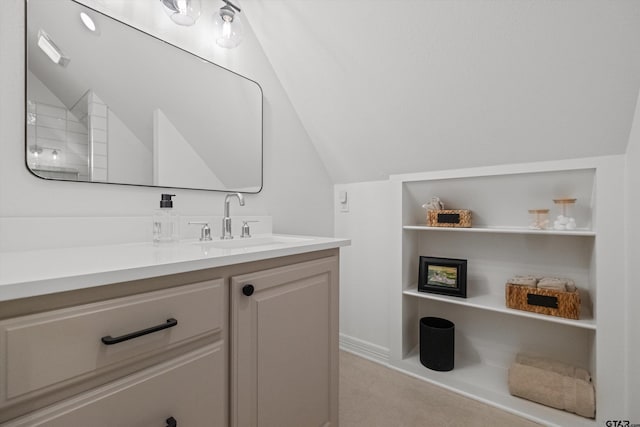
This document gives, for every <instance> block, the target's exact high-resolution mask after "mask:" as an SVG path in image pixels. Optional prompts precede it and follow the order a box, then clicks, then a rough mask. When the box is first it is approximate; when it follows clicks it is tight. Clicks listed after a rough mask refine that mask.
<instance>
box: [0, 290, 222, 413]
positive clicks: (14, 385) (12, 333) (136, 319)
mask: <svg viewBox="0 0 640 427" xmlns="http://www.w3.org/2000/svg"><path fill="white" fill-rule="evenodd" d="M223 285H224V280H223V279H217V280H210V281H206V282H201V283H197V284H192V285H185V286H180V287H177V288H171V289H166V290H162V291H155V292H149V293H145V294H140V295H135V296H130V297H124V298H118V299H112V300H108V301H103V302H99V303H93V304H87V305H83V306H77V307H73V308H68V309H62V310H56V311H51V312H45V313H39V314H35V315H29V316H24V317H17V318H13V319H8V320H4V321H2V322H0V384H4V387H0V407H1V406H4V405H5V404H8V403H11V401H12V399H17V400H22V399H23V398H28V397H30V396H32V395H40V394H42V393H46V392H49V391H53V390H56V389H58V388H61V387H64V386H66V385H69V384H72V383H76V382H78V381H81V380H83V379H87V378H90V377H92V376H95V375H98V374H99V373H101V372H106V371H111V370H112V369H116V368H118V367H119V366H123V365H126V364H128V363H133V362H136V361H139V360H141V359H144V358H145V357H149V356H151V355H152V354H156V353H159V352H162V351H164V350H167V349H170V348H175V347H177V346H180V345H181V344H184V343H186V342H189V341H193V340H195V339H197V338H200V337H203V336H206V335H209V334H213V333H220V332H222V331H223V329H224V328H225V327H226V301H225V295H226V289H225V287H224V286H223ZM174 323H177V324H175V325H174ZM155 326H157V327H158V328H157V329H159V330H157V331H153V329H151V331H149V330H148V329H149V328H152V327H155ZM144 330H147V331H146V332H148V333H146V334H142V335H141V336H137V337H133V338H131V339H126V340H123V341H122V342H117V341H119V340H118V338H128V337H127V335H128V334H131V333H132V332H138V331H144ZM134 335H135V334H134ZM107 337H113V338H116V339H115V341H116V343H111V342H110V340H109V339H108V338H107ZM221 338H222V336H221ZM103 341H106V342H107V343H108V344H105V343H104V342H103Z"/></svg>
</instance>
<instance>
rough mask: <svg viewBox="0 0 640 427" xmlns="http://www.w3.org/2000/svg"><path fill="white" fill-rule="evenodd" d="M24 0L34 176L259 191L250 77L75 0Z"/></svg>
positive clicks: (257, 129)
mask: <svg viewBox="0 0 640 427" xmlns="http://www.w3.org/2000/svg"><path fill="white" fill-rule="evenodd" d="M26 7H27V25H26V45H27V46H26V52H27V71H26V73H27V76H26V96H27V105H26V130H27V140H26V150H25V151H26V152H25V155H26V163H27V167H28V168H29V169H30V170H31V172H32V173H34V174H35V175H36V176H38V177H41V178H45V179H55V180H67V181H83V182H99V183H114V184H129V185H143V186H160V187H174V188H193V189H204V190H219V191H241V192H247V193H257V192H259V191H260V190H261V189H262V108H263V105H262V89H261V88H260V86H259V85H258V83H256V82H254V81H252V80H250V79H248V78H246V77H243V76H241V75H239V74H236V73H234V72H232V71H229V70H227V69H225V68H223V67H220V66H218V65H216V64H214V63H212V62H209V61H207V60H205V59H203V58H201V57H198V56H196V55H194V54H192V53H189V52H187V51H185V50H183V49H180V48H178V47H176V46H174V45H171V44H169V43H167V42H165V41H162V40H160V39H158V38H156V37H154V36H151V35H149V34H147V33H145V32H142V31H140V30H138V29H136V28H133V27H131V26H129V25H127V24H125V23H123V22H120V21H118V20H116V19H113V18H111V17H109V16H107V15H104V14H102V13H100V12H98V11H95V10H93V9H90V8H88V7H87V6H84V5H82V4H80V3H77V2H76V1H73V0H28V1H27V2H26ZM81 14H83V15H81ZM81 16H82V17H81ZM86 17H88V18H89V19H90V21H91V22H92V24H87V23H86ZM90 27H94V29H93V30H92V29H91V28H90Z"/></svg>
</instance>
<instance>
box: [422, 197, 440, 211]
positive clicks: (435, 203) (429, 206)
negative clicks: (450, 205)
mask: <svg viewBox="0 0 640 427" xmlns="http://www.w3.org/2000/svg"><path fill="white" fill-rule="evenodd" d="M422 207H423V208H425V209H426V210H428V211H439V210H442V209H444V203H442V200H440V197H438V196H435V197H432V198H431V200H429V202H427V203H425V204H424V205H422Z"/></svg>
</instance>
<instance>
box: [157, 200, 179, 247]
mask: <svg viewBox="0 0 640 427" xmlns="http://www.w3.org/2000/svg"><path fill="white" fill-rule="evenodd" d="M174 196H175V194H163V195H162V196H161V197H160V209H158V210H156V212H155V214H154V215H153V242H154V243H172V242H177V241H178V240H179V238H180V230H179V227H180V221H179V217H178V214H177V213H176V212H175V211H174V210H173V200H171V198H172V197H174Z"/></svg>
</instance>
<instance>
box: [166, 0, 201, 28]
mask: <svg viewBox="0 0 640 427" xmlns="http://www.w3.org/2000/svg"><path fill="white" fill-rule="evenodd" d="M160 3H162V6H164V11H165V12H166V13H167V15H169V18H171V20H172V21H173V22H175V23H176V24H178V25H183V26H185V27H189V26H191V25H193V24H195V23H196V21H197V20H198V18H199V17H200V8H201V7H200V6H201V5H200V0H160Z"/></svg>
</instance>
